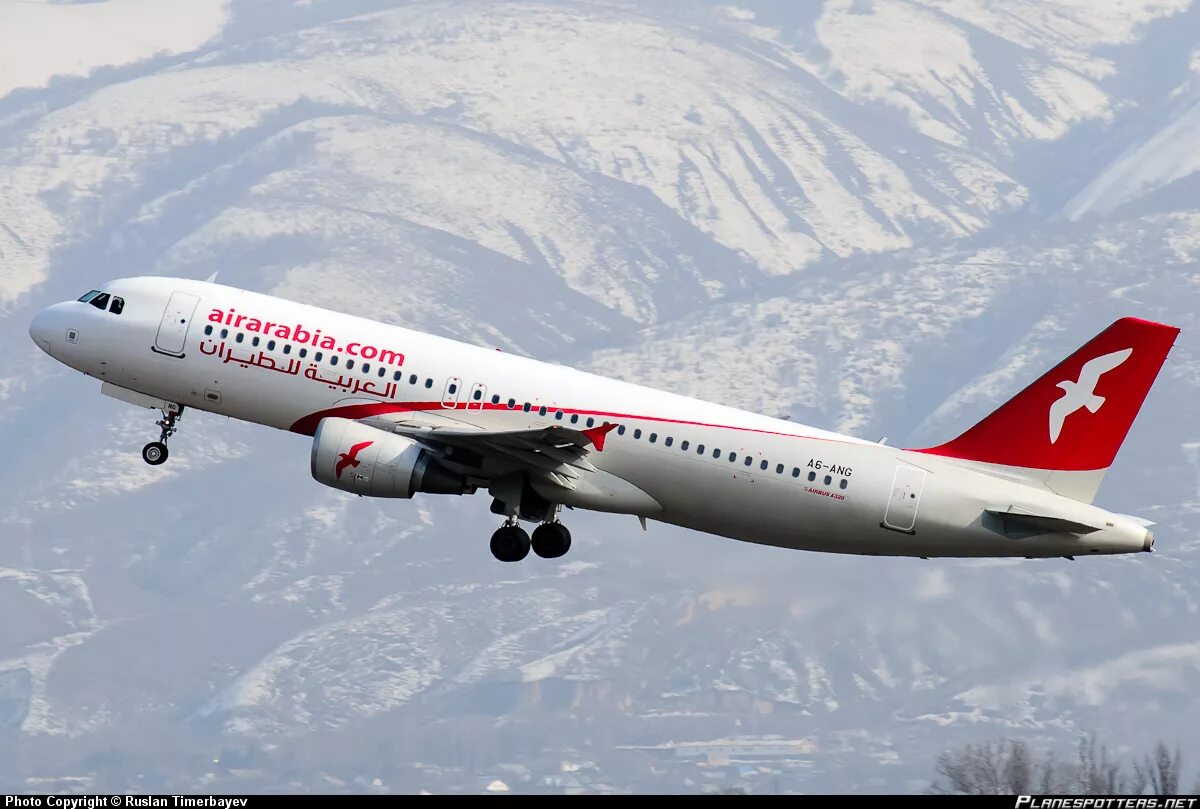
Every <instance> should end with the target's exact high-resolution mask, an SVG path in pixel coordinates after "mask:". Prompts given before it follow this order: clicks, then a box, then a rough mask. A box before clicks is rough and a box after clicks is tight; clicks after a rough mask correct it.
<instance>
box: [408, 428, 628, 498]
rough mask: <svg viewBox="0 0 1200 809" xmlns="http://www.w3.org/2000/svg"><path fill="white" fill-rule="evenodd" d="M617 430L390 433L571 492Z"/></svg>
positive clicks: (418, 430) (591, 469) (415, 430)
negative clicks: (513, 468)
mask: <svg viewBox="0 0 1200 809" xmlns="http://www.w3.org/2000/svg"><path fill="white" fill-rule="evenodd" d="M616 427H617V425H615V424H603V425H601V426H599V427H592V428H591V429H587V430H573V429H571V428H569V427H559V426H557V425H555V426H551V427H538V428H534V429H530V430H464V429H460V428H450V427H447V428H439V427H425V426H414V425H403V424H397V425H392V426H391V427H390V429H391V431H392V432H395V433H396V434H398V435H403V436H406V437H408V438H412V439H414V440H416V441H420V442H421V443H423V444H427V445H432V446H434V447H436V448H439V449H440V448H442V447H452V448H457V449H462V450H466V451H468V452H472V453H476V454H478V455H481V456H485V457H486V456H491V457H497V456H500V457H503V458H506V459H508V460H510V461H512V462H515V463H516V464H517V465H519V466H522V467H524V468H525V469H527V470H528V471H529V472H530V474H534V475H538V476H540V477H542V478H543V479H545V480H547V481H548V482H551V483H553V484H554V485H556V486H561V487H563V488H565V489H574V488H575V487H576V481H578V480H579V478H580V477H581V475H582V474H583V473H585V472H595V471H596V467H594V466H592V464H591V463H589V462H588V460H587V456H588V455H589V454H590V453H591V452H593V451H595V452H600V451H602V450H603V449H604V437H605V436H606V435H608V433H609V432H610V431H611V430H614V429H616ZM452 457H453V456H452Z"/></svg>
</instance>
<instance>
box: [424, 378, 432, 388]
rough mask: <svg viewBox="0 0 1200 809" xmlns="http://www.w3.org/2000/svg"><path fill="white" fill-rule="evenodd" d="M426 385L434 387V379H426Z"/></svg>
mask: <svg viewBox="0 0 1200 809" xmlns="http://www.w3.org/2000/svg"><path fill="white" fill-rule="evenodd" d="M425 387H427V388H432V387H433V380H432V379H426V380H425Z"/></svg>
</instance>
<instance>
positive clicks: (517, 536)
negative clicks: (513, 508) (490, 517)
mask: <svg viewBox="0 0 1200 809" xmlns="http://www.w3.org/2000/svg"><path fill="white" fill-rule="evenodd" d="M491 548H492V556H495V557H496V558H497V559H499V560H500V561H501V562H519V561H521V560H522V559H524V558H525V557H526V556H528V555H529V534H527V533H525V531H524V530H523V529H522V528H521V527H520V526H518V525H506V526H504V527H503V528H500V529H499V530H498V531H496V533H494V534H492V542H491Z"/></svg>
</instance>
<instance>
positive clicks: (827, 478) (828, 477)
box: [825, 475, 833, 486]
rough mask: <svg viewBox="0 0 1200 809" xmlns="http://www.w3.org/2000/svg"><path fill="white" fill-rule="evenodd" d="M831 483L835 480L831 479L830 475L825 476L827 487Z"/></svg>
mask: <svg viewBox="0 0 1200 809" xmlns="http://www.w3.org/2000/svg"><path fill="white" fill-rule="evenodd" d="M830 483H833V478H832V477H830V476H829V475H826V476H825V485H826V486H828V485H829V484H830Z"/></svg>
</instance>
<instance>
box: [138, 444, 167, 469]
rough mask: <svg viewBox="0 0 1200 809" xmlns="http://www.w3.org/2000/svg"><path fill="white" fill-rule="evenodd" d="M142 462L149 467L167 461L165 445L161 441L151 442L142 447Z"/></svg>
mask: <svg viewBox="0 0 1200 809" xmlns="http://www.w3.org/2000/svg"><path fill="white" fill-rule="evenodd" d="M142 460H143V461H145V462H146V463H148V464H150V465H151V466H158V465H159V464H160V463H162V462H163V461H165V460H167V445H166V444H164V443H163V442H161V441H151V442H150V443H149V444H147V445H146V446H144V447H142Z"/></svg>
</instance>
